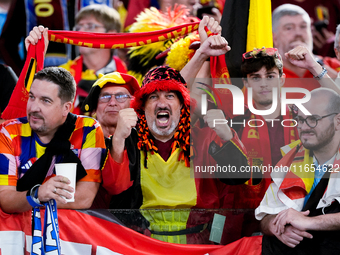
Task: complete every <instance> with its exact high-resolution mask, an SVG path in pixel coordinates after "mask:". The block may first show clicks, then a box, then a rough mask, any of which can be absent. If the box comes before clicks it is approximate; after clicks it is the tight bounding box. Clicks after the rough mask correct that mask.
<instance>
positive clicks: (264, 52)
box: [242, 47, 282, 62]
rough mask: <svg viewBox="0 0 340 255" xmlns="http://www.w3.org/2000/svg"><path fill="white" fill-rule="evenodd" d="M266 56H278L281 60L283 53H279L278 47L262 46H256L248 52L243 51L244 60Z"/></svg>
mask: <svg viewBox="0 0 340 255" xmlns="http://www.w3.org/2000/svg"><path fill="white" fill-rule="evenodd" d="M264 56H271V57H274V58H278V59H279V60H280V61H282V58H281V55H280V54H279V51H278V50H277V49H276V48H265V47H262V48H260V49H257V48H254V50H252V51H248V52H246V53H243V55H242V62H243V61H244V60H245V59H251V58H257V57H264Z"/></svg>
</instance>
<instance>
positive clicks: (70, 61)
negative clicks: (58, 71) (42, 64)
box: [59, 56, 80, 70]
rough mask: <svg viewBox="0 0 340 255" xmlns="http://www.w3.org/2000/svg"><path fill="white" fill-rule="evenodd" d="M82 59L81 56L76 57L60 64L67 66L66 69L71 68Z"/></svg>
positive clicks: (63, 66)
mask: <svg viewBox="0 0 340 255" xmlns="http://www.w3.org/2000/svg"><path fill="white" fill-rule="evenodd" d="M79 60H80V56H78V57H76V58H75V59H73V60H72V59H70V60H68V61H67V62H66V63H64V64H62V65H60V66H59V67H62V68H65V69H66V70H70V69H71V66H73V65H76V64H77V63H78V61H79Z"/></svg>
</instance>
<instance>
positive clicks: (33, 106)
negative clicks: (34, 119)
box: [27, 100, 40, 112]
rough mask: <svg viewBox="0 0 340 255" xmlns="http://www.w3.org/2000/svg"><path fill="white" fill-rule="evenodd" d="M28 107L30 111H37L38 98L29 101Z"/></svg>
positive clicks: (38, 108) (38, 107) (38, 109)
mask: <svg viewBox="0 0 340 255" xmlns="http://www.w3.org/2000/svg"><path fill="white" fill-rule="evenodd" d="M27 108H28V109H30V111H31V112H39V111H40V106H39V102H38V100H33V101H29V104H28V107H27Z"/></svg>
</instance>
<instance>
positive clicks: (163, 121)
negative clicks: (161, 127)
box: [158, 120, 168, 124]
mask: <svg viewBox="0 0 340 255" xmlns="http://www.w3.org/2000/svg"><path fill="white" fill-rule="evenodd" d="M158 122H159V123H161V124H165V123H167V122H168V121H167V120H158Z"/></svg>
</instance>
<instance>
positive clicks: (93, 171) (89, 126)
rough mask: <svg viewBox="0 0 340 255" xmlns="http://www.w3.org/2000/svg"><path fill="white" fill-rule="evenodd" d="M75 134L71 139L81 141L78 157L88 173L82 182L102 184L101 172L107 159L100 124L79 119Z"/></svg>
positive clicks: (82, 118) (88, 119) (83, 118)
mask: <svg viewBox="0 0 340 255" xmlns="http://www.w3.org/2000/svg"><path fill="white" fill-rule="evenodd" d="M74 133H75V134H73V135H72V138H71V139H72V140H73V139H78V141H76V143H77V142H78V143H79V141H81V145H79V148H80V149H79V150H78V153H79V154H78V157H79V158H80V161H81V162H82V164H83V166H84V168H85V170H86V172H87V175H86V176H85V177H84V178H83V179H81V180H80V181H88V182H101V181H102V176H101V170H102V164H103V162H104V160H105V159H104V158H105V157H106V147H105V142H104V134H103V131H102V129H101V127H100V125H99V123H98V122H97V121H96V120H94V119H92V118H89V117H79V118H78V121H77V123H76V130H75V132H74ZM71 143H72V141H71ZM72 144H73V143H72Z"/></svg>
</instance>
